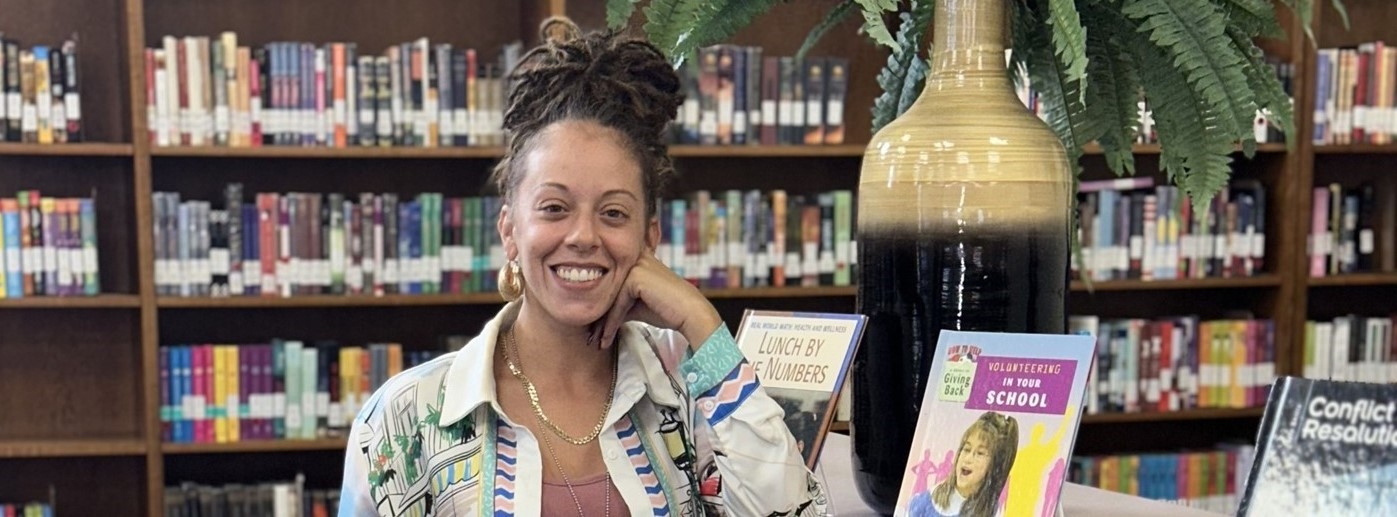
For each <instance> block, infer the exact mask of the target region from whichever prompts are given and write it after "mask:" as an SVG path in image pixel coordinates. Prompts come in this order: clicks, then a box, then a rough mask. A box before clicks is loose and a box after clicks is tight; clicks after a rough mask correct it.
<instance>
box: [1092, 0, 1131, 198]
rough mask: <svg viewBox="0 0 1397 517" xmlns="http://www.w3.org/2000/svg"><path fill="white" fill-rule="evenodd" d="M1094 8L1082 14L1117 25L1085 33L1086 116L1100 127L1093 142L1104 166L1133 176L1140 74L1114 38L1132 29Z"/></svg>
mask: <svg viewBox="0 0 1397 517" xmlns="http://www.w3.org/2000/svg"><path fill="white" fill-rule="evenodd" d="M1096 9H1099V7H1092V8H1088V10H1087V11H1086V12H1085V13H1084V14H1085V15H1087V16H1089V17H1092V18H1093V20H1094V21H1098V22H1103V21H1107V20H1109V21H1112V22H1117V23H1100V24H1097V25H1096V26H1098V27H1100V30H1096V31H1092V32H1091V33H1089V34H1087V55H1088V56H1089V61H1088V65H1087V77H1088V80H1089V81H1091V84H1092V89H1091V95H1090V96H1088V99H1089V101H1088V105H1087V116H1088V117H1090V118H1091V119H1092V120H1096V121H1098V123H1099V124H1100V129H1099V131H1100V133H1101V136H1100V137H1099V138H1097V142H1098V143H1100V144H1101V150H1102V151H1103V152H1104V154H1105V156H1106V165H1107V166H1109V167H1110V168H1111V171H1113V172H1115V173H1116V175H1118V176H1123V175H1127V174H1135V154H1134V153H1133V152H1132V146H1133V145H1134V143H1135V136H1136V134H1138V133H1139V132H1140V111H1139V102H1140V74H1139V71H1138V70H1136V69H1135V62H1134V61H1132V60H1131V58H1130V54H1129V51H1128V50H1127V49H1125V48H1124V47H1122V45H1121V43H1120V41H1121V39H1123V38H1122V37H1121V36H1118V35H1117V33H1118V32H1123V31H1133V30H1134V28H1135V27H1134V26H1133V25H1130V24H1129V22H1128V21H1126V20H1123V19H1120V17H1119V16H1115V17H1111V16H1110V15H1108V14H1103V13H1099V12H1097V11H1096ZM1132 36H1134V35H1133V34H1127V35H1125V36H1124V37H1132ZM1135 37H1138V36H1135Z"/></svg>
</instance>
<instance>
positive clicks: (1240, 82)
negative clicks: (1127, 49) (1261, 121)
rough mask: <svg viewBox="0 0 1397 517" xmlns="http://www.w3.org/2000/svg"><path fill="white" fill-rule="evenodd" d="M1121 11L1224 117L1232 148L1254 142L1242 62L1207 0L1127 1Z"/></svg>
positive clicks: (1221, 19) (1222, 121)
mask: <svg viewBox="0 0 1397 517" xmlns="http://www.w3.org/2000/svg"><path fill="white" fill-rule="evenodd" d="M1121 12H1122V13H1124V14H1125V15H1126V16H1127V17H1128V18H1130V19H1132V20H1136V21H1138V22H1139V23H1140V31H1141V32H1146V33H1148V34H1149V37H1150V41H1152V42H1154V44H1155V45H1157V46H1159V47H1160V48H1162V49H1165V50H1166V51H1167V52H1168V53H1169V56H1170V58H1171V63H1170V65H1169V66H1170V67H1171V68H1177V69H1179V70H1181V71H1183V72H1184V74H1185V76H1186V77H1187V78H1188V84H1189V85H1190V86H1191V87H1192V88H1193V89H1194V91H1196V92H1197V93H1198V94H1199V99H1200V100H1201V101H1202V102H1204V103H1206V104H1207V105H1208V106H1211V107H1212V108H1213V109H1214V111H1216V112H1217V113H1218V114H1219V115H1221V116H1220V117H1218V119H1217V122H1218V123H1219V124H1221V125H1222V127H1223V129H1224V130H1225V131H1224V133H1225V134H1226V135H1227V141H1228V142H1229V145H1231V142H1233V141H1237V140H1243V141H1245V140H1249V139H1252V138H1253V134H1252V129H1251V125H1252V117H1254V116H1255V115H1256V102H1255V99H1254V98H1253V95H1252V92H1251V88H1250V87H1249V86H1248V85H1247V79H1246V76H1244V75H1243V74H1242V70H1241V64H1242V63H1243V58H1242V56H1241V55H1239V53H1238V52H1237V50H1236V49H1234V48H1233V47H1232V44H1231V42H1230V40H1229V39H1228V37H1227V34H1226V27H1227V23H1226V18H1224V17H1223V16H1222V13H1220V12H1219V11H1218V8H1217V7H1216V6H1215V5H1213V4H1211V3H1209V2H1208V1H1207V0H1126V2H1125V4H1124V6H1123V7H1122V8H1121Z"/></svg>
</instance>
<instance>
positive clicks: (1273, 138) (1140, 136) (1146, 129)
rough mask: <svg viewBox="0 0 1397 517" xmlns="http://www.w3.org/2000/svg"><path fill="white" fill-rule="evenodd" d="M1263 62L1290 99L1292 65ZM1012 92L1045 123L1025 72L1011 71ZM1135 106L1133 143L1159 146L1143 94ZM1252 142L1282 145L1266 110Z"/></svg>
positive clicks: (1259, 115) (1254, 124)
mask: <svg viewBox="0 0 1397 517" xmlns="http://www.w3.org/2000/svg"><path fill="white" fill-rule="evenodd" d="M1004 55H1005V59H1009V57H1010V55H1011V51H1010V50H1005V51H1004ZM1266 61H1267V62H1268V63H1270V64H1271V65H1272V66H1273V67H1275V70H1276V78H1277V79H1278V80H1279V81H1280V83H1281V89H1282V90H1284V91H1285V92H1286V94H1287V95H1290V96H1291V97H1292V98H1293V97H1294V95H1295V90H1294V84H1295V65H1294V64H1293V63H1286V62H1282V61H1280V60H1278V59H1273V58H1269V57H1268V58H1267V59H1266ZM1014 90H1015V93H1017V94H1018V96H1019V100H1020V101H1022V102H1023V103H1024V106H1026V107H1028V109H1029V110H1030V111H1032V112H1033V113H1034V114H1035V115H1037V116H1038V117H1039V118H1042V119H1044V120H1046V119H1047V113H1045V111H1044V104H1043V102H1042V101H1041V99H1040V94H1039V93H1038V92H1037V91H1036V90H1034V89H1033V84H1032V81H1031V80H1030V79H1029V77H1028V72H1027V70H1024V69H1018V70H1016V71H1015V74H1014ZM1137 106H1138V110H1137V113H1136V116H1137V117H1138V118H1139V126H1138V127H1137V128H1136V129H1137V131H1136V132H1135V135H1134V137H1135V143H1137V144H1157V143H1159V135H1158V133H1157V132H1156V131H1155V119H1154V111H1153V110H1152V109H1150V106H1149V102H1148V101H1147V99H1146V98H1145V96H1144V92H1141V95H1140V100H1139V102H1138V103H1137ZM1252 138H1254V139H1255V140H1256V143H1258V144H1266V143H1283V142H1285V134H1284V133H1282V132H1281V131H1280V129H1278V128H1277V127H1275V125H1274V124H1272V122H1271V113H1270V111H1269V110H1257V112H1256V118H1255V119H1253V121H1252Z"/></svg>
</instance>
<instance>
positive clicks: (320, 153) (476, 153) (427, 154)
mask: <svg viewBox="0 0 1397 517" xmlns="http://www.w3.org/2000/svg"><path fill="white" fill-rule="evenodd" d="M150 155H151V156H153V157H181V158H267V159H275V158H305V159H374V160H399V159H453V158H454V159H496V158H499V157H501V156H504V149H503V148H501V147H346V148H330V147H281V146H264V147H213V146H207V147H152V148H151V149H150Z"/></svg>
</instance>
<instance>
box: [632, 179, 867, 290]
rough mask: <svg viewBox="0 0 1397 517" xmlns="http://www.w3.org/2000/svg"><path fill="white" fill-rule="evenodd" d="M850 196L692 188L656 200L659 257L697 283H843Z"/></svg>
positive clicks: (849, 256) (847, 280) (849, 265)
mask: <svg viewBox="0 0 1397 517" xmlns="http://www.w3.org/2000/svg"><path fill="white" fill-rule="evenodd" d="M854 206H855V205H854V194H853V192H852V191H849V190H833V191H828V192H821V193H818V194H813V195H803V194H789V193H787V192H786V191H784V190H771V191H765V192H763V191H760V190H747V191H740V190H726V191H717V192H710V191H707V190H699V191H695V192H693V193H691V194H689V195H688V196H685V197H684V198H679V199H670V200H662V201H661V202H660V205H659V218H660V227H661V232H660V233H661V243H660V246H659V247H658V249H657V250H656V252H657V255H658V257H659V259H660V261H661V262H663V263H664V264H665V265H666V266H669V268H670V269H672V270H674V272H675V273H677V274H679V275H680V276H682V277H684V278H686V279H688V280H689V282H690V283H692V284H694V285H696V286H699V287H703V288H737V287H760V286H773V287H795V286H804V287H811V286H829V285H836V286H845V285H850V284H851V282H852V278H853V275H854V274H855V271H856V269H855V268H856V267H857V255H858V253H857V252H856V242H855V238H854Z"/></svg>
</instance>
